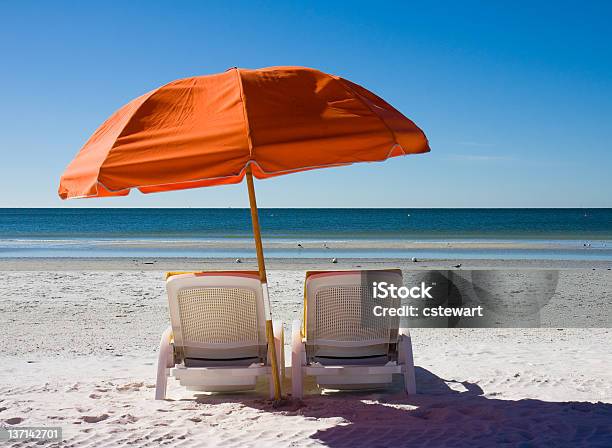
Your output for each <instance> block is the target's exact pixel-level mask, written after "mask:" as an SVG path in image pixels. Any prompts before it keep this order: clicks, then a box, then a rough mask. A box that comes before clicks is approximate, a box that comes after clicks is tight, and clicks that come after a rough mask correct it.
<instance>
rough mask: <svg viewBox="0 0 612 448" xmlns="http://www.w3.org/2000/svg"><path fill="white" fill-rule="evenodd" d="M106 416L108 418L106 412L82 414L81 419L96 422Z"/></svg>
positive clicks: (86, 421) (104, 418)
mask: <svg viewBox="0 0 612 448" xmlns="http://www.w3.org/2000/svg"><path fill="white" fill-rule="evenodd" d="M107 418H108V414H101V415H84V416H83V417H81V420H83V421H84V422H85V423H98V422H101V421H103V420H106V419H107Z"/></svg>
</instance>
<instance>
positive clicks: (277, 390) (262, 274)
mask: <svg viewBox="0 0 612 448" xmlns="http://www.w3.org/2000/svg"><path fill="white" fill-rule="evenodd" d="M246 179H247V186H248V189H249V205H250V207H251V221H252V222H253V236H254V237H255V249H256V251H257V265H258V266H259V279H260V280H261V288H262V290H263V299H264V308H265V314H266V339H267V340H268V356H269V357H270V363H271V364H272V381H273V382H274V399H275V400H280V398H281V385H280V378H279V375H278V364H277V363H276V359H277V358H276V356H277V354H276V347H275V345H274V330H273V327H272V309H271V307H270V296H269V294H268V277H267V276H266V263H265V261H264V254H263V245H262V244H261V232H260V230H259V215H258V214H257V201H256V200H255V186H254V185H253V173H252V172H251V165H248V166H247V169H246ZM283 349H284V348H283V347H281V350H283Z"/></svg>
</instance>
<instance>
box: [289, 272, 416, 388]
mask: <svg viewBox="0 0 612 448" xmlns="http://www.w3.org/2000/svg"><path fill="white" fill-rule="evenodd" d="M373 281H377V282H381V281H386V282H388V283H392V284H395V285H397V286H401V285H402V273H401V271H400V270H399V269H393V270H376V271H372V270H369V271H325V272H308V273H307V274H306V283H305V292H304V320H305V322H303V323H302V322H300V321H299V320H296V321H294V322H293V329H292V355H291V382H292V392H293V397H294V398H301V397H302V396H303V380H304V377H305V376H314V377H316V382H317V384H318V385H319V386H320V387H322V388H327V389H349V390H350V389H363V388H375V387H384V386H386V385H389V384H390V383H391V382H392V375H393V374H401V375H403V377H404V387H405V390H406V392H407V393H409V394H414V393H416V383H415V373H414V361H413V356H412V342H411V339H410V332H409V331H408V330H407V329H400V328H399V319H398V318H380V317H378V318H375V317H374V315H373V313H372V309H373V307H374V306H375V305H386V306H397V305H398V304H397V303H392V302H393V300H391V301H383V300H380V299H373V297H372V296H373V294H372V282H373ZM396 301H397V300H396ZM364 306H365V308H364Z"/></svg>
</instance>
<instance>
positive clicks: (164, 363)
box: [155, 327, 174, 400]
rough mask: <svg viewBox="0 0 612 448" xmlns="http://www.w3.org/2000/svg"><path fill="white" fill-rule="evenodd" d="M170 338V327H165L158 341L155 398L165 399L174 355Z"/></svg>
mask: <svg viewBox="0 0 612 448" xmlns="http://www.w3.org/2000/svg"><path fill="white" fill-rule="evenodd" d="M171 339H172V327H168V328H166V330H165V331H164V332H163V334H162V337H161V341H160V342H159V355H158V358H157V381H156V383H155V399H156V400H165V399H166V389H167V387H168V373H169V368H170V367H172V366H173V365H174V355H173V353H172V346H171V345H170V340H171Z"/></svg>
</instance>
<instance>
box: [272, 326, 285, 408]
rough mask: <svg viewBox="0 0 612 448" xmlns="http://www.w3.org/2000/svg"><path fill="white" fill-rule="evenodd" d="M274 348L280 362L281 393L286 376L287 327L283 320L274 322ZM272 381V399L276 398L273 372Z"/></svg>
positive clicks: (278, 362) (277, 360)
mask: <svg viewBox="0 0 612 448" xmlns="http://www.w3.org/2000/svg"><path fill="white" fill-rule="evenodd" d="M273 329H274V348H275V349H276V362H277V364H278V374H279V376H280V381H281V395H282V388H283V379H284V378H285V329H284V328H283V323H282V322H274V323H273ZM269 382H270V399H271V400H272V399H274V380H273V379H272V374H270V378H269Z"/></svg>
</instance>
